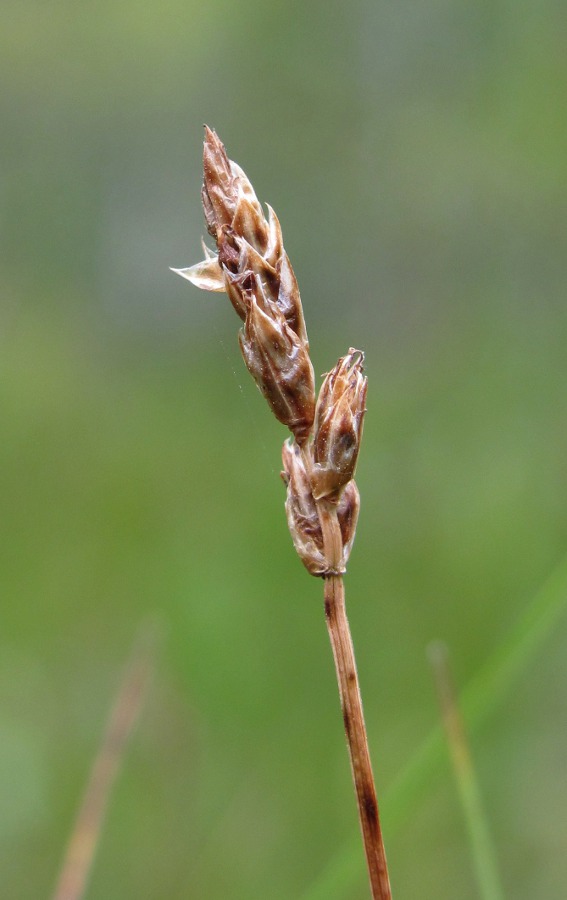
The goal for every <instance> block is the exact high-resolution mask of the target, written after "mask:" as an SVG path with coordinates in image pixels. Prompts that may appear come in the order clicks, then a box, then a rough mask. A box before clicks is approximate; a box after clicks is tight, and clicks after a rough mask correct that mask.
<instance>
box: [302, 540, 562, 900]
mask: <svg viewBox="0 0 567 900" xmlns="http://www.w3.org/2000/svg"><path fill="white" fill-rule="evenodd" d="M566 607H567V556H565V557H564V558H563V559H562V561H561V562H560V563H559V565H558V566H557V568H556V569H554V571H553V572H552V574H551V575H550V576H549V578H548V579H547V581H545V582H544V584H543V585H542V587H541V588H540V589H539V591H538V592H537V594H536V595H535V597H534V599H533V600H532V602H531V604H530V605H529V607H528V608H527V610H526V611H525V613H524V615H523V616H522V617H521V618H520V620H519V621H518V622H517V624H516V625H515V627H514V628H513V629H512V630H511V631H510V633H509V635H508V637H507V638H505V639H504V640H503V641H502V643H501V644H500V646H499V647H498V648H497V649H496V650H495V651H494V653H493V654H492V656H491V657H489V659H488V660H487V662H486V663H485V664H484V666H483V667H482V668H481V669H480V670H479V672H478V673H477V674H476V675H475V676H474V677H473V678H472V679H471V681H470V682H469V684H468V685H467V687H466V688H465V690H464V691H463V692H462V694H461V696H460V699H459V705H460V708H461V710H462V712H463V717H464V720H465V722H466V725H467V728H468V730H469V732H473V731H474V730H476V729H477V728H478V727H479V726H480V725H481V723H482V722H483V721H484V720H485V719H486V718H488V716H489V714H490V713H491V712H492V711H493V709H494V708H495V707H496V706H497V705H498V703H499V702H500V701H501V699H502V698H503V697H504V695H505V694H506V692H507V691H508V690H509V688H510V687H511V685H512V684H513V682H514V681H515V680H516V678H518V677H519V675H520V674H521V673H522V672H523V671H524V669H525V668H526V667H527V665H528V664H529V662H530V661H531V659H532V658H533V657H534V655H535V654H536V652H537V651H538V650H539V648H540V647H541V645H542V644H543V642H544V641H545V639H546V638H547V637H548V635H549V634H550V632H551V631H552V629H553V626H554V625H555V623H556V622H557V620H558V618H559V617H560V615H561V614H562V613H563V612H564V610H565V608H566ZM445 758H446V752H445V747H444V736H443V731H442V729H441V727H440V726H437V727H436V728H434V729H433V730H432V731H431V733H430V734H429V736H428V737H427V738H426V740H425V741H424V743H423V744H422V745H421V747H420V749H419V750H418V752H417V753H416V754H415V756H413V757H412V759H411V760H410V761H409V763H408V765H407V766H406V767H405V769H403V770H402V772H401V774H400V775H399V776H398V778H397V780H396V781H395V782H394V783H393V785H392V786H391V787H390V789H389V790H388V791H386V792H385V793H384V794H383V796H382V798H380V797H379V802H380V812H381V818H382V822H383V827H384V833H385V837H386V850H387V841H388V837H391V836H392V834H394V833H395V831H396V830H397V829H398V828H399V827H400V825H402V823H403V822H404V821H406V819H407V817H408V815H409V814H410V813H411V811H412V810H413V809H415V808H416V807H417V806H418V805H419V803H420V801H421V800H422V798H423V796H424V795H425V794H426V793H427V792H428V790H429V789H430V788H431V786H432V784H433V779H434V777H435V776H436V775H438V774H439V772H440V770H441V768H442V763H443V760H444V759H445ZM358 843H359V842H357V843H355V841H354V838H353V840H352V841H351V842H349V843H348V844H347V845H346V846H344V847H343V848H342V849H341V850H340V851H339V852H338V853H337V854H336V855H335V856H334V857H333V859H332V860H331V862H330V863H329V865H328V866H327V868H326V869H324V870H323V872H321V874H320V875H319V876H318V877H317V879H316V880H315V881H314V882H313V883H312V884H311V885H310V886H309V887H308V888H307V890H306V891H305V892H304V893H303V894H302V896H301V900H339V898H341V897H344V896H345V891H346V890H347V889H348V888H351V887H352V885H353V884H355V883H356V882H357V881H358V880H359V879H362V877H363V876H364V874H365V871H364V866H363V865H362V862H361V861H362V856H361V853H360V850H359V847H358ZM355 860H356V864H355ZM359 861H360V863H359Z"/></svg>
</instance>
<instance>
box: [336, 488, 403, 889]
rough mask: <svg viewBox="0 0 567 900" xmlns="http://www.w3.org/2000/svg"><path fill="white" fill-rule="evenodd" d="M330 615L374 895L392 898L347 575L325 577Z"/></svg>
mask: <svg viewBox="0 0 567 900" xmlns="http://www.w3.org/2000/svg"><path fill="white" fill-rule="evenodd" d="M318 508H319V517H320V520H321V527H322V529H323V539H324V544H325V551H326V554H327V560H328V562H329V564H330V566H331V567H333V568H335V567H338V564H339V561H340V552H341V539H340V529H339V524H338V521H337V515H336V507H334V506H333V505H332V504H330V503H328V502H326V501H320V502H319V504H318ZM337 553H338V556H337ZM325 616H326V619H327V628H328V631H329V637H330V639H331V646H332V648H333V657H334V660H335V668H336V672H337V681H338V684H339V693H340V697H341V706H342V711H343V720H344V725H345V733H346V738H347V744H348V750H349V754H350V762H351V768H352V776H353V779H354V787H355V791H356V798H357V801H358V814H359V818H360V827H361V829H362V837H363V840H364V851H365V853H366V862H367V866H368V874H369V877H370V885H371V888H372V897H373V898H374V900H391V897H392V893H391V889H390V880H389V877H388V867H387V864H386V852H385V850H384V843H383V840H382V831H381V828H380V817H379V813H378V802H377V800H376V788H375V787H374V776H373V774H372V765H371V763H370V754H369V751H368V738H367V736H366V727H365V725H364V715H363V712H362V699H361V696H360V688H359V684H358V675H357V671H356V662H355V658H354V648H353V645H352V638H351V634H350V627H349V624H348V619H347V615H346V609H345V592H344V584H343V578H342V575H327V576H326V578H325Z"/></svg>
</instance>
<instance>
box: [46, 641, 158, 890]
mask: <svg viewBox="0 0 567 900" xmlns="http://www.w3.org/2000/svg"><path fill="white" fill-rule="evenodd" d="M155 643H156V633H155V629H154V628H153V626H152V627H150V626H143V628H142V629H141V630H140V633H139V635H138V637H137V639H136V641H135V643H134V647H133V649H132V652H131V655H130V659H129V661H128V663H127V666H126V669H125V671H124V675H123V677H122V681H121V683H120V686H119V689H118V693H117V694H116V697H115V700H114V704H113V706H112V710H111V712H110V715H109V717H108V721H107V723H106V728H105V732H104V735H103V738H102V741H101V744H100V746H99V749H98V751H97V754H96V757H95V760H94V762H93V765H92V769H91V771H90V775H89V779H88V782H87V786H86V788H85V792H84V795H83V799H82V801H81V805H80V808H79V812H78V814H77V818H76V820H75V824H74V826H73V830H72V832H71V836H70V838H69V841H68V844H67V848H66V851H65V857H64V860H63V864H62V866H61V871H60V873H59V877H58V880H57V886H56V888H55V892H54V894H53V900H81V898H82V897H83V896H84V893H85V891H86V888H87V884H88V880H89V875H90V872H91V869H92V865H93V862H94V857H95V854H96V849H97V846H98V843H99V839H100V834H101V830H102V826H103V824H104V817H105V812H106V809H107V806H108V802H109V799H110V795H111V792H112V787H113V785H114V782H115V780H116V776H117V775H118V772H119V770H120V766H121V763H122V760H123V758H124V753H125V750H126V745H127V743H128V739H129V737H130V735H131V734H132V731H133V730H134V727H135V725H136V722H137V720H138V717H139V715H140V712H141V709H142V706H143V704H144V700H145V698H146V694H147V689H148V685H149V682H150V679H151V676H152V674H153V670H154V656H155Z"/></svg>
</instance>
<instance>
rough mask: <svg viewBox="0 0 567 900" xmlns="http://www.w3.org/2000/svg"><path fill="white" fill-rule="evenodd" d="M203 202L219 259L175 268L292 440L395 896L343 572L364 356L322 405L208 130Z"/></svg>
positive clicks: (355, 740) (290, 484)
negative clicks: (223, 322)
mask: <svg viewBox="0 0 567 900" xmlns="http://www.w3.org/2000/svg"><path fill="white" fill-rule="evenodd" d="M203 173H204V175H203V189H202V194H201V199H202V204H203V210H204V213H205V220H206V224H207V231H208V233H209V234H210V236H211V237H212V238H213V239H214V241H215V244H216V253H214V252H212V251H210V250H209V249H208V248H207V247H204V251H205V259H204V260H203V261H202V262H200V263H197V264H196V265H194V266H191V267H189V268H186V269H174V270H173V271H175V272H177V273H178V274H180V275H182V276H183V277H184V278H187V279H188V280H189V281H190V282H192V283H193V284H194V285H196V286H197V287H199V288H202V289H204V290H208V291H216V292H225V293H226V294H227V295H228V298H229V300H230V302H231V304H232V306H233V307H234V309H235V311H236V313H237V314H238V316H239V317H240V319H241V320H242V322H243V326H242V328H241V330H240V334H239V343H240V350H241V352H242V356H243V358H244V362H245V363H246V366H247V368H248V370H249V372H250V374H251V375H252V377H253V378H254V380H255V382H256V384H257V385H258V388H259V389H260V391H261V392H262V394H263V395H264V397H265V398H266V400H267V401H268V404H269V405H270V408H271V410H272V412H273V413H274V415H275V416H276V418H277V419H278V420H279V421H280V422H282V423H283V424H284V425H286V426H287V427H288V428H289V430H290V431H291V433H292V435H293V438H290V439H289V440H287V441H286V442H285V443H284V446H283V451H282V459H283V468H284V471H283V472H282V478H283V480H284V483H285V485H286V490H287V497H286V515H287V521H288V526H289V530H290V533H291V536H292V539H293V543H294V546H295V549H296V551H297V553H298V555H299V557H300V558H301V560H302V562H303V563H304V565H305V567H306V568H307V570H308V571H309V572H310V573H311V574H312V575H315V576H319V577H322V578H323V579H324V583H325V615H326V620H327V627H328V630H329V637H330V640H331V646H332V649H333V656H334V660H335V667H336V671H337V679H338V684H339V693H340V698H341V705H342V710H343V719H344V724H345V732H346V737H347V743H348V748H349V753H350V760H351V767H352V772H353V779H354V786H355V792H356V796H357V802H358V810H359V818H360V824H361V829H362V835H363V840H364V848H365V853H366V860H367V864H368V873H369V878H370V884H371V889H372V896H373V898H375V900H388V898H391V891H390V883H389V877H388V870H387V865H386V855H385V851H384V845H383V841H382V834H381V829H380V820H379V815H378V804H377V801H376V791H375V787H374V777H373V774H372V767H371V764H370V756H369V752H368V741H367V736H366V728H365V725H364V717H363V712H362V702H361V698H360V689H359V685H358V675H357V671H356V664H355V659H354V651H353V647H352V640H351V636H350V628H349V625H348V620H347V617H346V612H345V603H344V586H343V578H342V576H343V574H344V572H345V570H346V563H347V561H348V557H349V554H350V550H351V547H352V544H353V541H354V536H355V531H356V524H357V519H358V510H359V506H360V499H359V493H358V489H357V487H356V484H355V482H354V472H355V467H356V461H357V457H358V452H359V448H360V441H361V437H362V427H363V421H364V414H365V411H366V390H367V381H366V377H365V376H364V375H363V374H362V373H363V361H364V355H363V353H362V352H361V351H359V350H354V349H353V348H350V349H349V351H348V353H347V354H346V355H345V356H344V357H342V358H341V359H339V361H338V362H337V364H336V366H335V367H334V368H333V369H332V370H331V371H330V372H329V373H328V374H327V375H326V376H325V379H324V381H323V384H322V386H321V389H320V391H319V396H318V398H316V396H315V378H314V373H313V366H312V364H311V360H310V357H309V342H308V340H307V332H306V329H305V321H304V318H303V309H302V305H301V298H300V295H299V288H298V285H297V280H296V278H295V275H294V272H293V269H292V266H291V263H290V261H289V258H288V256H287V253H286V252H285V249H284V246H283V240H282V233H281V228H280V223H279V221H278V218H277V216H276V214H275V213H274V211H273V210H272V209H271V208H270V207H267V210H268V215H267V217H266V215H265V213H264V211H263V209H262V207H261V205H260V203H259V202H258V199H257V197H256V194H255V192H254V189H253V187H252V185H251V183H250V181H249V179H248V178H247V176H246V175H245V173H244V172H243V171H242V169H241V168H240V166H238V165H237V164H236V163H234V162H233V161H232V160H229V158H228V156H227V154H226V151H225V148H224V146H223V144H222V143H221V141H220V140H219V138H218V137H217V135H216V134H215V132H214V131H212V130H211V129H209V128H206V129H205V143H204V154H203Z"/></svg>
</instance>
